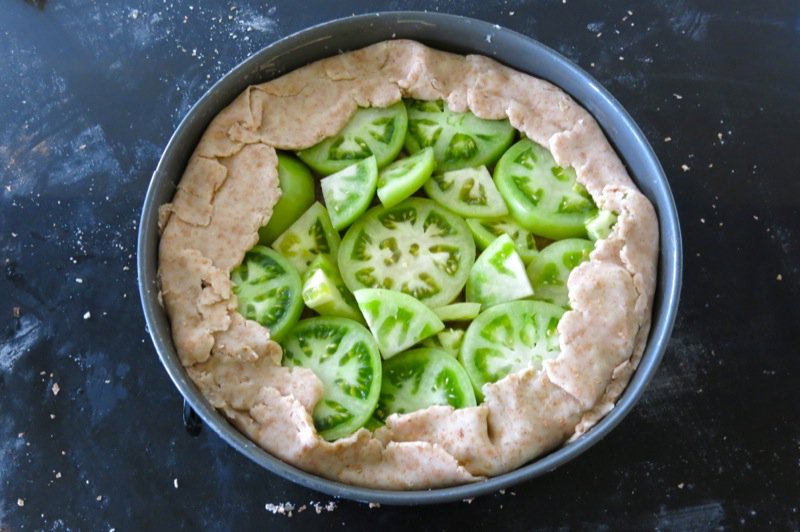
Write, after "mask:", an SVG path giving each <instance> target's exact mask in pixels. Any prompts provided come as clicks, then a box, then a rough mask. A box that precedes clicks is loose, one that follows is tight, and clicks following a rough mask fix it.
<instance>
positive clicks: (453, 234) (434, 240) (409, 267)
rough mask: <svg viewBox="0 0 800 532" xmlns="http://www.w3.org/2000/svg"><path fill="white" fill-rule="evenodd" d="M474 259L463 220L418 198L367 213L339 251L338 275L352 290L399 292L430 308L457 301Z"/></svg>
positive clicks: (351, 231) (470, 241)
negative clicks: (377, 289) (339, 273)
mask: <svg viewBox="0 0 800 532" xmlns="http://www.w3.org/2000/svg"><path fill="white" fill-rule="evenodd" d="M474 260H475V242H474V241H473V239H472V236H471V235H470V233H469V228H468V227H467V224H466V223H465V222H464V220H462V219H461V218H459V217H458V216H455V215H453V214H451V213H449V212H447V211H446V210H445V209H443V208H441V207H439V206H438V205H437V204H436V203H434V202H433V201H431V200H427V199H422V198H409V199H407V200H406V201H404V202H402V203H400V204H399V205H396V206H394V207H390V208H385V207H375V208H373V209H371V210H369V211H367V213H366V214H365V215H364V216H362V217H361V218H360V219H359V220H358V221H356V223H354V224H353V225H352V226H350V228H349V229H348V230H347V233H346V234H345V236H344V239H343V240H342V245H341V247H340V249H339V271H340V272H341V273H342V278H343V279H344V282H345V284H346V285H347V287H348V288H349V289H350V290H351V291H353V292H354V291H356V290H358V289H360V288H386V289H391V290H398V291H400V292H404V293H406V294H409V295H411V296H414V297H416V298H417V299H419V300H420V301H422V302H424V303H425V304H426V305H428V306H430V307H432V308H435V307H440V306H443V305H446V304H448V303H450V302H451V301H453V299H455V297H456V296H457V295H458V293H459V292H461V289H462V288H463V287H464V283H466V281H467V276H468V275H469V270H470V268H471V267H472V264H473V262H474Z"/></svg>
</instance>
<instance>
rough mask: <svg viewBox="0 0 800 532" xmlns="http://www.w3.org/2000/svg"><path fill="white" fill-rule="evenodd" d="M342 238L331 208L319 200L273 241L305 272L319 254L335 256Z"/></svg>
mask: <svg viewBox="0 0 800 532" xmlns="http://www.w3.org/2000/svg"><path fill="white" fill-rule="evenodd" d="M340 241H341V238H340V237H339V233H337V232H336V231H335V230H334V229H333V226H332V225H331V219H330V217H329V216H328V211H327V210H326V209H325V207H323V206H322V204H321V203H319V202H316V203H314V204H313V205H312V206H311V207H309V209H308V210H307V211H306V212H305V213H303V215H302V216H301V217H300V218H298V219H297V221H296V222H295V223H293V224H292V225H291V226H290V227H289V228H288V229H287V230H286V231H284V232H283V234H281V236H279V237H278V238H277V239H276V240H275V242H273V243H272V249H274V250H275V251H277V252H278V253H280V254H281V255H282V256H283V257H285V258H286V259H288V260H289V261H290V262H291V263H292V264H293V265H294V267H295V268H297V270H298V271H299V272H300V273H301V274H302V273H304V272H305V271H306V270H307V269H308V266H309V265H310V264H311V261H313V260H314V259H315V258H317V256H319V255H327V256H329V257H331V258H333V259H335V258H336V256H337V253H338V252H339V243H340Z"/></svg>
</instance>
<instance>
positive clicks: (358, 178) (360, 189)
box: [320, 156, 378, 231]
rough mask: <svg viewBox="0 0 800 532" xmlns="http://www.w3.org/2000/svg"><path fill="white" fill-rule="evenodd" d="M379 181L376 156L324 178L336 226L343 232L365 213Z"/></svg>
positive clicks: (325, 192)
mask: <svg viewBox="0 0 800 532" xmlns="http://www.w3.org/2000/svg"><path fill="white" fill-rule="evenodd" d="M377 182H378V165H377V164H376V163H375V156H370V157H367V158H366V159H364V160H361V161H359V162H357V163H355V164H351V165H350V166H348V167H346V168H344V169H342V170H339V171H338V172H336V173H335V174H332V175H329V176H328V177H326V178H324V179H323V180H322V181H320V187H321V188H322V197H323V198H325V206H326V207H327V208H328V214H330V217H331V224H332V225H333V228H334V229H336V230H337V231H340V230H342V229H344V228H345V227H347V226H348V225H350V224H351V223H353V222H354V221H355V219H356V218H358V217H359V216H361V215H362V214H364V211H366V210H367V209H368V208H369V205H370V203H372V197H373V196H374V195H375V186H376V183H377Z"/></svg>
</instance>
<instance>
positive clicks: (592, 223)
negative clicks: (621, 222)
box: [586, 209, 617, 241]
mask: <svg viewBox="0 0 800 532" xmlns="http://www.w3.org/2000/svg"><path fill="white" fill-rule="evenodd" d="M615 223H617V215H616V214H614V213H613V212H611V211H607V210H605V209H600V210H599V211H598V212H597V214H596V215H594V216H593V217H592V218H590V219H588V220H586V234H587V235H589V239H590V240H593V241H597V240H603V239H604V238H608V235H610V234H611V231H612V229H614V224H615Z"/></svg>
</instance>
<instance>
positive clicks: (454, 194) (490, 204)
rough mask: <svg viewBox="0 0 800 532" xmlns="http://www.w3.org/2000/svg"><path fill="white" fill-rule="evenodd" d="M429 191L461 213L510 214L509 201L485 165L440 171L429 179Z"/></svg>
mask: <svg viewBox="0 0 800 532" xmlns="http://www.w3.org/2000/svg"><path fill="white" fill-rule="evenodd" d="M425 192H427V193H428V196H429V197H430V198H431V199H433V200H435V201H436V202H438V203H439V204H440V205H442V206H443V207H445V208H447V209H449V210H451V211H452V212H454V213H456V214H460V215H461V216H465V217H469V218H496V217H498V216H504V215H506V214H508V208H507V207H506V203H505V201H503V197H502V196H501V195H500V192H498V191H497V187H496V186H495V184H494V181H492V176H491V174H490V173H489V170H487V169H486V167H485V166H478V167H477V168H462V169H461V170H451V171H449V172H444V173H443V174H436V175H434V176H432V177H431V178H430V179H429V180H428V181H427V182H426V183H425Z"/></svg>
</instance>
